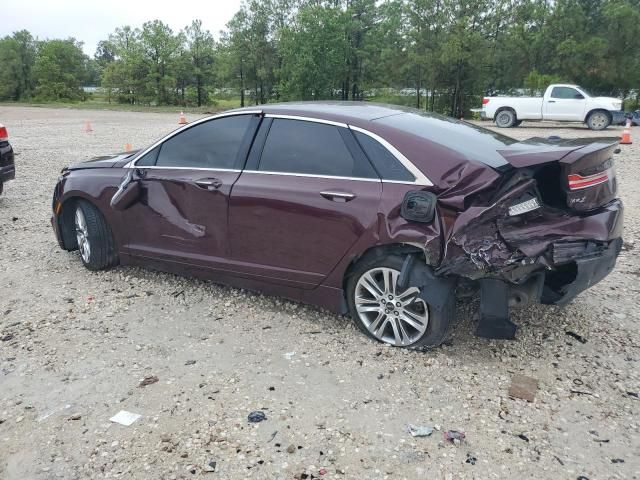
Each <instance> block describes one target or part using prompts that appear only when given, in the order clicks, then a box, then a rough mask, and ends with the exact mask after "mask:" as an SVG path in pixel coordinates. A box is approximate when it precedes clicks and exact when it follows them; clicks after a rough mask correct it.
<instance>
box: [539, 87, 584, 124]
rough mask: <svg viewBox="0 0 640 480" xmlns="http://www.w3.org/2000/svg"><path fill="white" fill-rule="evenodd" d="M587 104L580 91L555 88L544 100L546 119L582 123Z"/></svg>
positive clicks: (568, 88) (569, 88) (570, 88)
mask: <svg viewBox="0 0 640 480" xmlns="http://www.w3.org/2000/svg"><path fill="white" fill-rule="evenodd" d="M586 104H587V102H586V100H585V98H584V95H582V94H581V93H580V92H579V91H578V90H576V89H575V88H572V87H553V89H551V94H550V95H549V97H548V98H545V99H544V107H543V108H544V111H543V113H544V119H545V120H564V121H576V122H581V121H583V120H584V113H585V112H584V109H585V106H586Z"/></svg>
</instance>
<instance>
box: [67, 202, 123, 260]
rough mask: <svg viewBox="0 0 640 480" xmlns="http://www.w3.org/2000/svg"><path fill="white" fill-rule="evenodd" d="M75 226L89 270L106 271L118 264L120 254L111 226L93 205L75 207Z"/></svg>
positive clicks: (79, 203) (81, 203)
mask: <svg viewBox="0 0 640 480" xmlns="http://www.w3.org/2000/svg"><path fill="white" fill-rule="evenodd" d="M75 207H76V208H75V212H74V226H75V233H76V242H77V246H78V250H80V258H81V259H82V263H83V264H84V266H85V267H87V268H88V269H89V270H106V269H108V268H111V267H114V266H115V265H117V264H118V253H117V249H116V244H115V241H114V240H113V235H112V233H111V229H110V228H109V225H107V222H106V220H105V219H104V217H103V216H102V214H101V213H100V211H99V210H98V208H97V207H96V206H95V205H93V204H92V203H89V202H87V201H86V200H79V201H78V202H77V203H76V205H75Z"/></svg>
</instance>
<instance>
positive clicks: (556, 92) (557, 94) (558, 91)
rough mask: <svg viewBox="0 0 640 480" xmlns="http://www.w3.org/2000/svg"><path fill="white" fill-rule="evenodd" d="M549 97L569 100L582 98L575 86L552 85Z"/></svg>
mask: <svg viewBox="0 0 640 480" xmlns="http://www.w3.org/2000/svg"><path fill="white" fill-rule="evenodd" d="M551 98H564V99H571V100H579V99H582V98H584V97H583V96H582V94H581V93H580V92H578V91H577V90H576V89H575V88H570V87H553V90H551Z"/></svg>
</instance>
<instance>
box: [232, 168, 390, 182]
mask: <svg viewBox="0 0 640 480" xmlns="http://www.w3.org/2000/svg"><path fill="white" fill-rule="evenodd" d="M242 173H259V174H261V175H284V176H287V177H307V178H326V179H329V180H353V181H358V182H377V183H381V182H382V180H380V179H379V178H362V177H340V176H337V175H316V174H313V173H291V172H271V171H267V170H243V171H242Z"/></svg>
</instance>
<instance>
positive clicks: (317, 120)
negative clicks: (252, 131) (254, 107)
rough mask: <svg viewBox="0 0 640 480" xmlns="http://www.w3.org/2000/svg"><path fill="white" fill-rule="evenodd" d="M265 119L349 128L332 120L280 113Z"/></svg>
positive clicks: (267, 116) (270, 114)
mask: <svg viewBox="0 0 640 480" xmlns="http://www.w3.org/2000/svg"><path fill="white" fill-rule="evenodd" d="M265 118H281V119H283V120H300V121H303V122H313V123H323V124H325V125H334V126H336V127H342V128H349V126H348V125H347V124H346V123H341V122H333V121H331V120H323V119H322V118H312V117H303V116H298V115H280V114H279V113H267V114H265Z"/></svg>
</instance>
